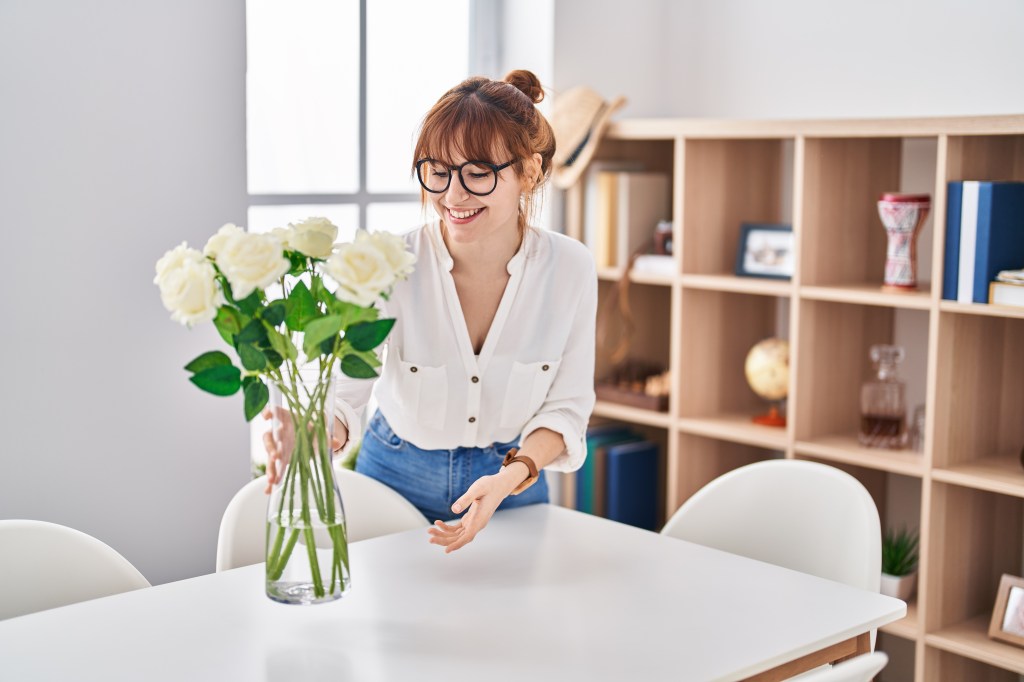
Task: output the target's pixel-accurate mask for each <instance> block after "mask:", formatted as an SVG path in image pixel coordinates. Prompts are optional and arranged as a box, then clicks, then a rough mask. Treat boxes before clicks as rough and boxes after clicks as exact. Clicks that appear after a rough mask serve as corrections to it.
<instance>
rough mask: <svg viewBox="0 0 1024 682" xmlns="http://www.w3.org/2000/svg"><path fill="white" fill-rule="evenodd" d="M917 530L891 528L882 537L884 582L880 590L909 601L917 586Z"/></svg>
mask: <svg viewBox="0 0 1024 682" xmlns="http://www.w3.org/2000/svg"><path fill="white" fill-rule="evenodd" d="M917 544H918V535H917V531H916V530H908V529H907V528H902V529H901V530H898V531H896V530H891V529H890V530H889V531H888V532H887V533H886V534H885V536H884V537H883V538H882V582H881V588H880V590H879V591H880V592H881V593H882V594H885V595H888V596H890V597H896V598H897V599H902V600H903V601H908V600H909V599H910V598H911V597H912V596H913V595H914V589H915V588H916V587H917Z"/></svg>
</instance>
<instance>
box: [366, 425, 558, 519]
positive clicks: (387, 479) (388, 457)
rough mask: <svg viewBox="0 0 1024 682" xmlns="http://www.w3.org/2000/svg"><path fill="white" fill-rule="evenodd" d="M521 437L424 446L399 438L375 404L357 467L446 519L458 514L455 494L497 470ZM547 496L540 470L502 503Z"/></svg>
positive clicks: (514, 503) (430, 513)
mask: <svg viewBox="0 0 1024 682" xmlns="http://www.w3.org/2000/svg"><path fill="white" fill-rule="evenodd" d="M518 443H519V441H518V439H517V440H514V441H512V442H510V443H493V444H492V445H490V446H488V447H485V448H467V447H458V448H455V449H453V450H423V449H422V448H418V447H416V446H415V445H413V444H412V443H410V442H409V441H407V440H402V439H401V438H399V437H398V436H397V435H396V434H395V432H394V431H392V430H391V426H390V425H389V424H388V422H387V420H386V419H385V418H384V415H382V414H381V413H380V410H377V412H376V413H374V415H373V418H371V419H370V423H369V424H368V425H367V427H366V433H364V434H363V443H362V445H361V446H360V447H359V457H358V459H357V460H356V471H358V472H359V473H361V474H366V475H367V476H369V477H371V478H375V479H377V480H378V481H380V482H381V483H383V484H385V485H387V486H389V487H391V488H394V489H395V490H397V491H398V492H399V493H400V494H401V495H402V496H403V497H404V498H405V499H407V500H409V501H410V502H412V503H413V505H415V507H416V508H417V509H419V510H420V511H421V512H423V515H424V516H426V517H427V520H428V521H430V522H434V521H436V520H441V521H447V520H450V519H453V518H456V517H457V516H458V515H456V514H454V513H453V512H452V504H454V503H455V500H457V499H459V498H460V497H462V495H463V494H464V493H465V492H466V490H467V489H468V488H469V486H470V485H472V483H473V481H475V480H477V479H478V478H480V477H481V476H487V475H489V474H494V473H497V472H498V470H499V469H500V468H501V463H502V461H503V460H504V459H505V455H506V454H507V453H508V451H509V450H511V449H512V448H514V447H517V446H518ZM547 501H548V484H547V481H546V480H545V478H544V472H543V471H541V472H540V479H539V480H538V481H537V482H536V483H534V484H533V485H532V486H530V487H529V488H527V489H526V490H524V491H523V492H522V493H520V494H519V495H509V496H508V497H506V498H505V499H504V500H503V501H502V503H501V504H500V505H499V506H498V509H499V510H500V509H512V508H514V507H522V506H524V505H527V504H538V503H541V502H547Z"/></svg>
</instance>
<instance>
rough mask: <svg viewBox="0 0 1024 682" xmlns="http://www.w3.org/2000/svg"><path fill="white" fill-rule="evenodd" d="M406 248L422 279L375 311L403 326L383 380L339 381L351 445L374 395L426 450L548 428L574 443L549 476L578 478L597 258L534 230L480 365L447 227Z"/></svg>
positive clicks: (513, 268) (483, 443)
mask: <svg viewBox="0 0 1024 682" xmlns="http://www.w3.org/2000/svg"><path fill="white" fill-rule="evenodd" d="M406 243H407V244H408V247H409V249H410V250H411V251H412V252H413V253H415V254H416V257H417V260H416V265H415V270H414V272H413V274H412V275H411V276H410V277H409V279H407V280H405V281H402V282H399V283H398V284H397V285H396V286H395V289H394V291H393V292H392V294H391V297H390V299H389V300H388V301H380V302H379V303H378V306H379V307H380V308H381V317H382V318H383V317H394V318H396V322H395V326H394V328H393V329H392V331H391V334H390V335H389V336H388V339H387V341H385V343H384V344H383V345H382V348H383V347H384V346H386V347H387V351H386V353H385V354H384V367H383V369H382V372H381V376H380V379H379V380H378V379H352V378H350V377H346V376H341V377H339V379H338V390H337V401H336V415H337V417H338V418H339V419H340V420H341V421H342V422H344V423H345V424H346V426H347V427H348V430H349V438H351V439H356V438H359V437H360V436H361V430H362V423H363V413H364V411H365V409H366V404H367V402H369V398H370V393H371V390H373V388H374V385H375V384H376V398H377V402H378V403H379V407H380V411H381V413H383V415H384V417H385V418H386V419H387V420H388V423H389V424H390V425H391V428H392V429H393V430H394V432H395V434H397V435H398V436H399V437H400V438H402V439H404V440H408V441H410V442H411V443H413V444H414V445H416V446H417V447H419V448H423V449H426V450H440V449H443V450H448V449H453V448H457V447H460V446H469V447H487V446H489V445H491V444H493V443H504V442H508V441H511V440H514V439H515V438H516V437H517V436H519V437H521V438H522V439H525V438H526V436H528V435H529V434H530V433H531V432H532V431H535V430H536V429H539V428H548V429H551V430H552V431H556V432H558V433H560V434H562V437H563V439H564V440H565V443H566V451H565V452H563V453H562V454H561V455H560V456H559V457H558V459H556V460H555V461H554V462H553V463H552V464H551V465H549V468H551V469H553V470H555V471H574V470H576V469H578V468H579V467H580V466H581V465H582V464H583V460H584V458H585V457H586V447H585V437H586V429H587V422H588V421H589V419H590V414H591V412H592V411H593V409H594V400H595V395H594V347H595V337H594V333H595V330H594V326H595V321H596V316H597V274H596V271H595V268H594V259H593V257H592V256H591V254H590V251H589V250H588V249H587V248H586V247H585V246H584V245H583V244H582V243H580V242H578V241H576V240H575V239H571V238H569V237H566V236H564V235H561V234H558V233H555V232H548V231H544V230H537V229H533V228H530V229H528V230H527V231H526V236H525V238H524V240H523V243H522V245H521V246H520V248H519V251H518V252H516V254H515V256H513V257H512V260H510V261H509V263H508V272H509V275H510V278H509V281H508V284H507V285H506V287H505V292H504V294H503V295H502V298H501V303H500V304H499V306H498V310H497V313H496V314H495V316H494V321H493V322H492V323H491V328H490V330H489V331H488V333H487V338H486V340H485V342H484V345H483V348H482V349H481V351H480V355H479V356H476V355H474V353H473V345H472V342H471V340H470V338H469V331H468V329H467V327H466V322H465V319H464V318H463V315H462V306H461V304H460V303H459V297H458V293H457V292H456V289H455V280H454V279H453V278H452V273H451V270H452V267H453V266H454V261H453V260H452V257H451V255H450V254H449V252H448V249H447V247H446V246H445V244H444V240H443V239H442V238H441V231H440V223H439V222H438V221H434V222H432V223H429V224H428V225H425V226H423V227H421V228H419V229H417V230H413V231H412V232H410V233H408V234H407V235H406ZM379 350H380V349H379Z"/></svg>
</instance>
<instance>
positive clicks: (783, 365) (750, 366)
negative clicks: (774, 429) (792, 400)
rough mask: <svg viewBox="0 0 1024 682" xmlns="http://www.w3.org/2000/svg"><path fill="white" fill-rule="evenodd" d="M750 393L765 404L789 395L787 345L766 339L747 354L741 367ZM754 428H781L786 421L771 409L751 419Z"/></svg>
mask: <svg viewBox="0 0 1024 682" xmlns="http://www.w3.org/2000/svg"><path fill="white" fill-rule="evenodd" d="M743 372H744V374H746V377H747V383H748V384H749V385H750V388H751V390H753V391H754V393H756V394H757V395H759V396H760V397H762V398H764V399H765V400H771V401H778V400H782V399H783V398H785V397H786V396H787V395H788V394H789V342H788V341H786V340H785V339H777V338H769V339H764V340H763V341H758V342H757V343H756V344H754V347H753V348H751V349H750V352H748V353H747V360H746V362H745V363H744V365H743ZM754 421H755V422H757V423H758V424H766V425H769V426H785V424H786V418H785V417H783V416H782V415H780V414H779V411H778V407H777V406H775V405H772V407H771V411H770V412H769V413H768V414H766V415H759V416H757V417H754Z"/></svg>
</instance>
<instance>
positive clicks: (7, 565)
mask: <svg viewBox="0 0 1024 682" xmlns="http://www.w3.org/2000/svg"><path fill="white" fill-rule="evenodd" d="M0 548H3V560H0V618H12V617H14V616H21V615H24V614H26V613H34V612H35V611H42V610H44V609H52V608H54V607H57V606H64V605H65V604H74V603H75V602H80V601H85V600H87V599H96V598H97V597H106V596H108V595H111V594H117V593H119V592H128V591H129V590H137V589H140V588H143V587H149V586H150V585H149V581H148V580H146V578H145V577H144V576H143V575H142V574H141V573H139V571H138V569H136V568H135V567H134V566H132V564H131V562H129V561H128V560H127V559H125V558H124V557H123V556H121V555H120V554H118V553H117V552H116V551H115V550H114V549H113V548H111V547H110V546H109V545H107V544H106V543H104V542H102V541H101V540H98V539H96V538H94V537H92V536H91V535H88V534H87V533H83V532H81V531H79V530H75V529H74V528H68V527H67V526H62V525H60V524H56V523H49V522H46V521H30V520H22V519H11V520H4V521H0Z"/></svg>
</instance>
